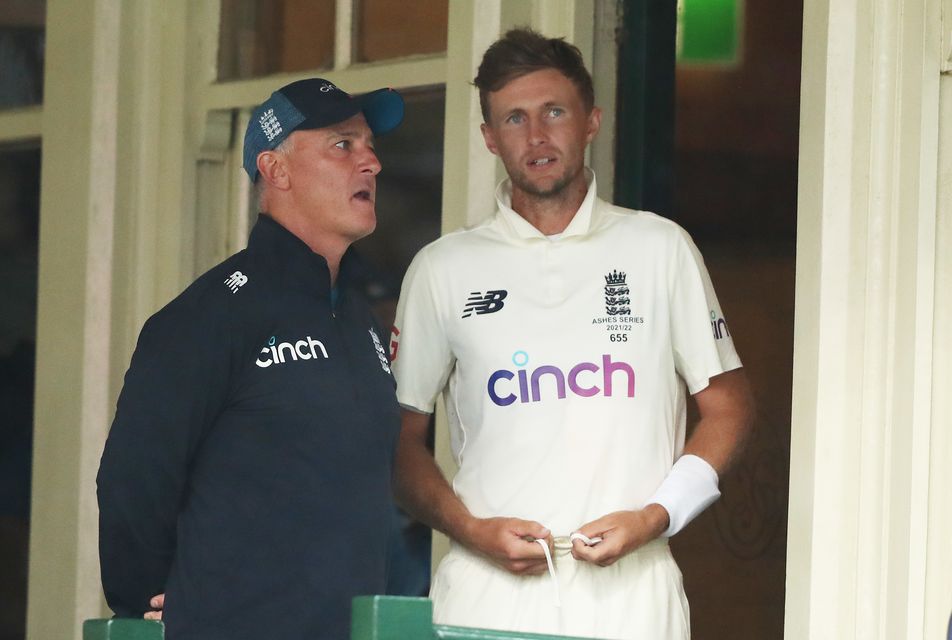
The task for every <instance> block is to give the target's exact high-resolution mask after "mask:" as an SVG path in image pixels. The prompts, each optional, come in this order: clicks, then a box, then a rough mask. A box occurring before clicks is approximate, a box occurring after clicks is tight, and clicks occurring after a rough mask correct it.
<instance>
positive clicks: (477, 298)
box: [463, 289, 509, 318]
mask: <svg viewBox="0 0 952 640" xmlns="http://www.w3.org/2000/svg"><path fill="white" fill-rule="evenodd" d="M507 295H509V292H508V291H506V290H505V289H495V290H492V291H487V292H486V295H483V294H482V293H481V292H479V291H473V292H472V293H470V294H469V298H467V300H466V306H464V307H463V317H464V318H468V317H470V316H471V315H473V312H476V315H478V316H481V315H483V314H484V313H496V312H497V311H499V310H500V309H502V307H503V305H504V304H505V303H504V302H503V300H505V299H506V296H507Z"/></svg>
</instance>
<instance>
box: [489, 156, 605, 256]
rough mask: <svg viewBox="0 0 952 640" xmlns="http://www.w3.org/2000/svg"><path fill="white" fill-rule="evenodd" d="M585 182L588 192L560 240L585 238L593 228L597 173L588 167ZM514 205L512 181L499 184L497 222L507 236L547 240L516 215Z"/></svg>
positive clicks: (497, 191)
mask: <svg viewBox="0 0 952 640" xmlns="http://www.w3.org/2000/svg"><path fill="white" fill-rule="evenodd" d="M584 171H585V180H586V182H588V191H587V192H586V194H585V198H584V199H583V200H582V204H581V205H579V208H578V210H577V211H576V212H575V215H574V216H572V221H571V222H569V225H568V226H567V227H566V228H565V231H563V232H562V233H561V235H560V236H559V239H564V238H568V237H571V236H583V235H585V234H587V233H588V232H589V231H590V230H591V228H592V215H593V212H594V209H595V200H596V196H595V193H596V191H597V188H596V184H595V172H594V171H592V170H591V169H589V168H588V167H586V168H585V169H584ZM511 203H512V181H511V180H509V179H508V178H507V179H506V180H503V181H502V182H500V183H499V185H498V186H497V187H496V205H497V210H496V217H495V221H496V222H497V223H498V224H499V225H500V226H501V227H502V228H503V229H504V230H505V232H506V234H507V235H510V236H515V237H519V238H523V239H526V240H528V239H533V238H536V239H545V238H546V236H545V235H544V234H543V233H542V232H541V231H539V230H538V229H536V228H535V227H534V226H532V225H531V224H530V223H529V222H528V221H527V220H526V219H525V218H523V217H522V216H521V215H519V214H518V213H516V212H515V211H514V210H513V209H512V206H511Z"/></svg>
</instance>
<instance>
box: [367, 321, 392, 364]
mask: <svg viewBox="0 0 952 640" xmlns="http://www.w3.org/2000/svg"><path fill="white" fill-rule="evenodd" d="M368 332H369V333H370V337H371V339H372V340H373V341H374V349H375V350H376V351H377V358H378V359H379V360H380V367H381V368H382V369H383V370H384V371H386V372H387V373H388V374H389V373H390V363H389V362H387V352H386V351H384V350H383V344H381V343H380V336H378V335H377V332H376V331H374V330H373V328H371V329H368ZM391 375H392V374H391Z"/></svg>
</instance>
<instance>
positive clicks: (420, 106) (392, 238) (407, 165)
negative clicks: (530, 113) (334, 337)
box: [356, 87, 446, 327]
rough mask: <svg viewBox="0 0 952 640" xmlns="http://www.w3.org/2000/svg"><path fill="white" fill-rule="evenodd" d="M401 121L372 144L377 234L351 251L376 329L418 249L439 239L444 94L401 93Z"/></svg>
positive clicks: (389, 314)
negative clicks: (359, 261) (376, 165)
mask: <svg viewBox="0 0 952 640" xmlns="http://www.w3.org/2000/svg"><path fill="white" fill-rule="evenodd" d="M401 92H402V93H403V96H404V99H405V100H406V106H407V108H406V117H405V118H404V120H403V124H401V125H400V127H398V128H397V129H396V130H395V131H393V132H391V133H388V134H386V135H383V136H380V137H379V138H378V139H377V140H376V150H377V156H378V157H379V158H380V164H381V165H382V166H383V170H382V171H381V172H380V175H379V176H377V200H376V209H377V229H376V230H375V231H374V232H373V233H372V234H370V235H369V236H367V237H366V238H364V239H363V240H361V241H360V242H358V243H357V244H356V247H357V249H358V252H359V253H360V255H361V257H362V258H363V259H364V261H365V262H366V263H367V270H366V283H365V285H364V288H365V290H366V293H367V294H368V297H369V298H370V299H371V301H372V302H373V303H374V307H375V310H376V311H377V312H378V320H379V321H380V324H381V326H383V327H390V326H391V325H392V324H393V316H394V313H395V311H396V304H397V296H399V295H400V283H401V282H402V281H403V274H404V273H405V272H406V270H407V267H408V266H410V260H412V259H413V256H414V255H416V252H417V251H419V250H420V249H421V248H422V247H423V245H425V244H427V243H428V242H431V241H433V240H436V239H437V238H438V237H439V235H440V209H441V206H442V197H443V196H442V193H443V109H444V105H445V103H446V92H445V90H444V89H443V88H442V87H441V88H439V89H425V90H416V91H406V90H401Z"/></svg>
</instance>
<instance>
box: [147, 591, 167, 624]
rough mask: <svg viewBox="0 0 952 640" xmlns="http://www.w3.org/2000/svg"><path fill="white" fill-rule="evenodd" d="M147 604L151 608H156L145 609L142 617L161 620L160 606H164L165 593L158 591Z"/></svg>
mask: <svg viewBox="0 0 952 640" xmlns="http://www.w3.org/2000/svg"><path fill="white" fill-rule="evenodd" d="M149 606H150V607H152V608H153V609H157V611H146V612H145V614H143V616H142V617H143V618H144V619H146V620H161V619H162V607H164V606H165V594H164V593H160V594H158V595H154V596H152V599H151V600H149Z"/></svg>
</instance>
